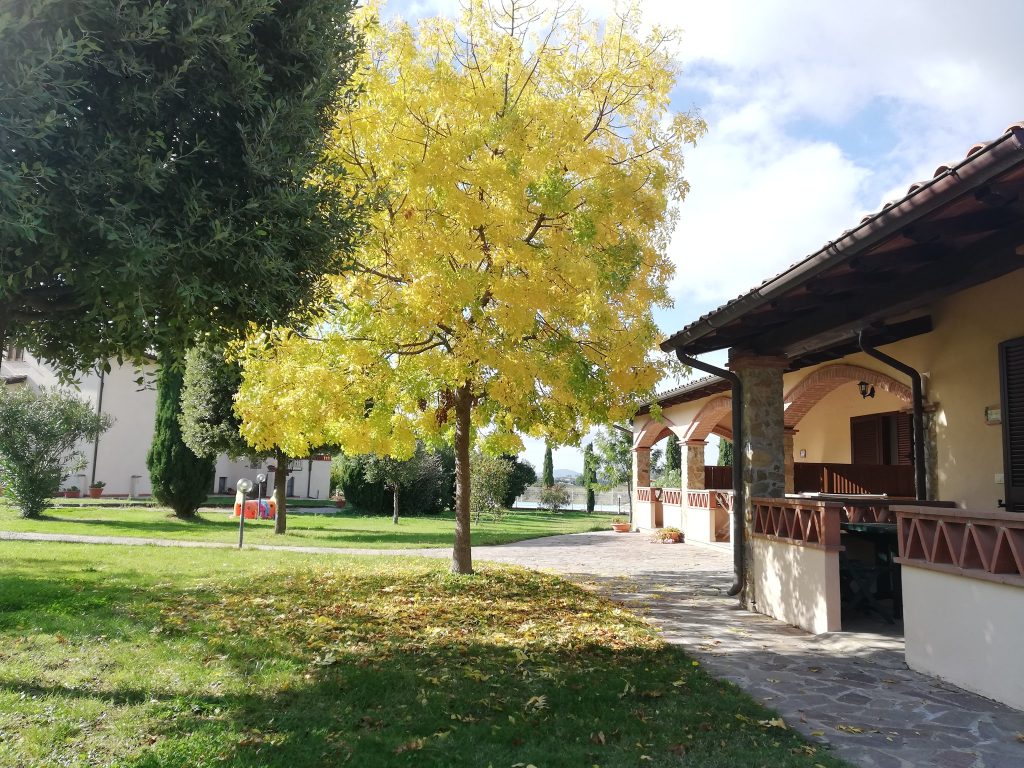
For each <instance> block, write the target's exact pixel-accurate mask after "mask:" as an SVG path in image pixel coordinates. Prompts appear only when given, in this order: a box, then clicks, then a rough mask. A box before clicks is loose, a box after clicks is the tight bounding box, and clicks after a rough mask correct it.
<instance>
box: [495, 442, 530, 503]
mask: <svg viewBox="0 0 1024 768" xmlns="http://www.w3.org/2000/svg"><path fill="white" fill-rule="evenodd" d="M505 458H507V459H508V460H509V461H511V462H512V474H511V475H509V479H508V490H507V491H506V492H505V498H503V499H502V500H501V503H502V505H503V506H504V507H505V508H506V509H511V508H512V506H513V505H514V504H515V503H516V499H518V498H519V497H520V496H522V495H523V491H525V490H526V489H527V488H529V487H530V486H531V485H533V484H534V483H536V482H537V470H535V469H534V468H533V465H532V464H530V462H528V461H521V460H520V459H519V458H517V457H516V456H511V455H507V456H506V457H505Z"/></svg>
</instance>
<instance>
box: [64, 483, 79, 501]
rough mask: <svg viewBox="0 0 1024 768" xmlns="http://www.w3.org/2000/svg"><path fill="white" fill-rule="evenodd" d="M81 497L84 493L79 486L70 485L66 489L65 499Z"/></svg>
mask: <svg viewBox="0 0 1024 768" xmlns="http://www.w3.org/2000/svg"><path fill="white" fill-rule="evenodd" d="M81 495H82V491H81V490H80V489H79V487H78V486H77V485H69V486H68V487H67V488H65V489H64V498H65V499H77V498H79V497H80V496H81Z"/></svg>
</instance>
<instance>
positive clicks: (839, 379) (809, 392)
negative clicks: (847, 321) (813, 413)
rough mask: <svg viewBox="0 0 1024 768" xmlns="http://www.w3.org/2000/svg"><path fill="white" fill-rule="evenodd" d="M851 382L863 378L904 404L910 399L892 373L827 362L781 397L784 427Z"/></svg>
mask: <svg viewBox="0 0 1024 768" xmlns="http://www.w3.org/2000/svg"><path fill="white" fill-rule="evenodd" d="M851 381H866V382H867V383H868V384H871V385H872V386H873V387H875V388H876V389H880V390H882V391H884V392H888V393H889V394H891V395H894V396H896V397H898V398H899V399H900V400H902V401H904V402H905V403H910V402H912V400H913V396H912V395H911V391H910V387H909V386H907V385H906V384H901V383H900V382H898V381H896V379H894V378H893V377H892V376H888V375H886V374H884V373H879V372H878V371H873V370H871V369H870V368H864V367H862V366H859V365H851V364H849V363H836V364H835V365H826V366H825V367H823V368H819V369H818V370H816V371H815V372H814V373H812V374H811V375H810V376H808V377H807V378H806V379H804V380H803V381H801V382H800V383H799V384H797V385H796V386H794V387H793V388H792V389H791V390H789V392H788V393H787V394H786V396H785V397H784V398H783V399H782V402H783V404H784V405H785V408H786V416H785V424H786V426H787V427H791V428H792V427H795V426H796V425H797V424H799V423H800V420H801V419H802V418H803V417H804V416H806V415H807V413H808V411H810V410H811V408H813V407H814V406H815V405H817V404H818V403H819V402H821V400H822V398H824V397H825V396H826V395H827V394H829V393H830V392H832V391H833V390H835V389H836V388H837V387H840V386H842V385H843V384H846V383H848V382H851Z"/></svg>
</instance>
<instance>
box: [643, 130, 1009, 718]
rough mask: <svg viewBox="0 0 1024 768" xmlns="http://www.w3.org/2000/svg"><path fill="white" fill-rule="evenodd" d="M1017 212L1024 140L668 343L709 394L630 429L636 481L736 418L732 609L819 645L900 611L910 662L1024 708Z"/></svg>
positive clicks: (993, 145)
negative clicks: (655, 453) (848, 620)
mask: <svg viewBox="0 0 1024 768" xmlns="http://www.w3.org/2000/svg"><path fill="white" fill-rule="evenodd" d="M1022 200H1024V128H1022V127H1021V126H1019V125H1015V126H1011V128H1010V129H1008V130H1007V131H1006V133H1004V134H1003V135H1002V136H1001V137H999V138H998V139H996V140H994V141H992V142H988V143H986V144H980V145H977V146H975V147H972V148H971V149H970V151H969V152H968V154H967V157H966V158H965V159H963V160H961V161H959V162H957V163H954V164H950V165H946V166H942V167H940V168H939V170H938V171H937V172H936V174H935V177H934V178H933V179H930V180H928V181H925V182H921V183H919V184H915V185H914V186H912V187H911V189H910V190H909V191H908V193H907V194H906V195H905V196H904V197H903V198H901V199H900V200H897V201H895V202H893V203H891V204H887V205H886V206H885V207H884V208H883V209H882V210H881V211H879V212H878V213H876V214H873V215H871V216H868V217H865V218H864V219H863V220H862V221H861V222H860V224H858V225H857V226H855V227H854V228H853V229H851V230H848V231H847V232H844V233H842V235H840V236H839V237H838V238H837V239H836V240H835V241H833V242H830V243H829V244H828V245H827V246H826V247H825V248H823V249H822V250H820V251H819V252H817V253H814V254H812V255H810V256H808V257H807V258H806V259H804V260H803V261H802V262H800V263H799V264H797V265H795V266H794V267H792V268H790V269H788V270H786V271H785V272H783V273H782V274H780V275H778V276H777V277H775V278H772V279H770V280H768V281H766V282H765V283H763V284H761V285H760V286H759V287H757V288H755V289H753V290H752V291H750V292H749V293H747V294H744V295H743V296H741V297H739V298H738V299H735V300H733V301H730V302H729V303H728V304H726V305H724V306H722V307H720V308H719V309H717V310H715V311H713V312H711V313H709V314H707V315H705V316H703V317H702V318H700V319H698V320H697V321H695V322H693V323H691V324H690V325H688V326H686V327H685V328H683V329H682V330H680V331H679V332H678V333H676V334H674V335H673V336H672V337H671V338H669V339H668V340H667V341H666V342H665V343H664V344H663V345H662V347H663V349H664V350H665V351H667V352H674V353H675V354H676V355H677V356H678V358H679V359H680V360H681V361H682V362H684V363H686V364H689V365H691V366H692V367H693V368H695V369H697V370H702V371H705V372H707V373H711V374H712V377H711V378H710V379H703V380H701V381H698V382H694V383H692V384H690V385H688V386H687V387H684V388H680V389H679V390H675V391H673V392H671V393H666V395H665V396H663V397H662V398H660V399H659V400H658V402H657V406H658V407H657V408H653V409H650V410H648V411H647V413H645V414H641V417H640V418H638V419H637V420H636V421H635V422H634V438H635V439H634V451H635V456H636V460H635V462H634V466H635V473H634V474H635V480H636V486H637V488H638V490H639V489H640V488H641V487H644V486H649V485H650V484H649V483H646V484H645V483H643V482H642V481H643V480H644V479H645V476H644V472H643V469H644V464H645V457H644V453H645V451H649V450H650V447H651V446H652V445H654V443H655V442H657V441H658V440H660V439H662V437H663V434H662V433H663V432H664V430H665V429H668V430H669V431H670V432H671V433H674V434H677V435H679V436H680V439H681V440H683V439H684V438H685V439H686V440H687V441H690V440H692V439H694V438H697V439H706V437H707V435H709V434H711V433H713V432H714V433H718V434H723V433H722V429H723V428H725V424H724V422H723V417H724V415H725V413H726V409H728V410H729V411H730V412H731V415H732V420H731V430H730V432H729V435H728V436H730V437H732V438H733V440H734V442H735V449H734V456H735V457H736V466H735V467H734V472H735V473H736V474H735V476H734V478H733V480H734V484H733V488H732V491H733V502H732V508H733V510H734V514H733V520H732V529H731V530H732V547H733V554H734V558H733V560H734V567H735V577H736V581H735V584H734V585H733V588H732V590H731V591H730V594H737V595H738V596H739V597H740V600H741V603H742V604H743V605H744V606H746V607H749V608H751V609H753V610H756V611H758V612H760V613H764V614H767V615H769V616H772V617H775V618H777V619H780V620H782V621H785V622H787V623H790V624H794V625H796V626H799V627H801V628H804V629H806V630H808V631H810V632H814V633H823V632H833V631H836V630H839V629H841V628H842V627H843V626H844V618H845V617H844V615H843V610H844V608H846V607H848V606H851V605H852V606H854V607H861V608H867V609H869V610H870V609H873V608H877V607H878V603H880V602H881V601H882V600H887V601H889V603H888V605H886V606H885V608H886V609H887V610H888V611H889V612H890V614H891V616H892V618H893V619H894V620H895V619H898V618H899V616H900V615H902V617H903V624H902V627H903V629H904V632H905V637H906V659H907V663H908V664H910V665H911V667H913V668H915V669H919V670H921V671H924V672H927V673H928V674H932V675H936V676H938V677H941V678H944V679H946V680H949V681H951V682H953V683H955V684H957V685H959V686H962V687H964V688H967V689H969V690H972V691H976V692H979V693H982V694H983V695H985V696H991V697H992V698H995V699H997V700H999V701H1002V702H1005V703H1007V704H1009V705H1010V706H1013V707H1017V708H1021V709H1024V659H1022V657H1021V656H1020V654H1019V653H1018V652H1017V650H1016V639H1017V638H1018V637H1019V636H1020V633H1021V631H1022V629H1024V625H1022V624H1021V622H1022V621H1024V619H1022V618H1021V617H1022V616H1024V523H1022V522H1021V520H1022V518H1021V516H1020V514H1019V513H1020V512H1024V313H1021V311H1020V309H1019V297H1020V295H1021V294H1022V292H1024V268H1022V266H1021V260H1020V258H1021V255H1022V254H1024V204H1022V203H1021V201H1022ZM718 350H728V363H727V364H726V366H725V367H720V366H719V365H716V364H712V363H710V362H709V361H707V360H706V359H701V358H700V357H699V356H701V355H704V354H705V353H709V352H715V351H718ZM708 387H711V388H714V387H720V389H719V390H718V391H717V392H712V391H708ZM725 392H728V393H729V396H728V397H726V396H725V394H724V393H725ZM843 398H845V401H843V402H840V400H842V399H843ZM716 399H717V400H718V402H717V403H713V401H714V400H716ZM652 405H654V404H652ZM689 445H690V443H689V442H687V446H688V449H689ZM697 453H699V451H695V452H694V455H693V459H694V461H695V462H696V458H697V456H696V454H697ZM868 458H873V459H875V460H874V461H868V460H866V459H868ZM689 459H690V453H689V450H688V452H687V460H689ZM907 467H909V477H908V469H907ZM683 476H684V477H685V478H686V480H687V489H688V490H689V489H691V488H692V481H693V480H694V479H696V477H697V473H694V476H693V477H692V478H691V476H690V473H689V472H684V473H683ZM681 490H682V489H681ZM649 492H650V494H651V498H652V499H653V496H654V495H655V494H654V492H653V491H649ZM662 496H664V491H663V492H662ZM680 500H682V493H681V494H680ZM663 511H664V509H663ZM663 520H664V516H663ZM645 522H646V523H648V524H654V523H656V522H657V520H656V518H654V517H649V518H638V520H637V523H638V525H641V526H642V525H643V524H644V523H645ZM861 597H864V598H866V600H858V598H861ZM865 603H866V605H865Z"/></svg>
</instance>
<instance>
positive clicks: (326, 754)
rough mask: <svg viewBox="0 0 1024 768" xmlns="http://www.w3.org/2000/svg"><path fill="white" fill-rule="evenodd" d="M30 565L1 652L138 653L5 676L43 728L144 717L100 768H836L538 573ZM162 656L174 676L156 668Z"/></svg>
mask: <svg viewBox="0 0 1024 768" xmlns="http://www.w3.org/2000/svg"><path fill="white" fill-rule="evenodd" d="M187 562H188V561H187V560H184V559H183V560H182V565H184V564H186V563H187ZM33 565H36V564H34V563H33V562H31V559H26V560H24V561H23V562H22V563H21V564H20V570H19V571H18V572H17V573H12V574H0V608H2V609H3V614H2V615H3V617H4V619H5V620H4V621H3V622H2V623H0V642H6V641H5V640H4V637H5V636H6V637H7V638H8V639H10V638H11V637H14V636H17V634H18V632H19V628H18V627H19V624H20V625H31V627H32V628H33V630H32V631H33V632H34V633H35V634H37V635H49V636H50V637H51V638H58V636H59V638H60V639H59V640H56V639H55V640H54V642H59V643H71V642H78V643H83V642H85V641H87V640H88V639H89V638H90V637H93V638H94V637H97V636H103V635H109V633H112V632H115V631H116V632H118V633H119V634H120V636H121V637H122V638H125V639H127V640H130V641H133V642H135V643H136V654H135V656H134V658H132V659H131V660H130V661H124V660H120V661H117V660H114V659H103V658H102V649H101V650H100V653H99V655H100V657H101V658H100V659H99V667H98V668H99V669H101V670H103V673H102V674H96V675H91V676H89V677H88V678H87V680H85V681H83V682H82V683H81V684H73V683H69V682H67V681H66V680H60V679H55V678H54V676H52V675H51V676H42V677H37V678H34V679H25V678H19V677H18V676H17V675H13V674H11V672H10V671H7V670H5V671H3V672H0V692H3V691H4V690H6V691H8V692H10V693H12V694H14V695H15V696H16V697H19V698H25V697H27V698H29V699H32V700H35V699H38V700H39V701H40V709H39V710H38V711H39V715H38V716H39V717H40V718H42V719H44V720H45V718H49V719H50V720H53V719H54V716H56V717H57V718H60V717H61V714H62V712H63V711H64V710H65V709H67V710H69V711H71V710H72V709H73V707H74V706H76V703H81V702H89V703H92V704H94V705H95V706H97V707H100V708H102V709H103V711H105V712H106V713H107V714H106V721H105V722H106V723H107V725H105V726H104V727H107V728H109V727H111V726H110V725H109V724H110V723H112V722H116V721H118V719H119V718H122V719H123V718H130V717H134V716H137V711H138V710H139V708H143V709H145V711H146V712H147V713H148V714H149V716H150V717H149V718H148V721H147V723H146V725H145V728H147V729H148V732H146V733H135V734H133V736H132V738H131V739H129V740H128V741H126V742H124V743H122V744H121V745H120V747H119V748H118V747H110V749H111V751H110V752H109V754H105V755H103V754H96V755H95V759H96V760H99V761H100V763H102V764H106V765H113V766H120V768H156V767H157V766H186V765H188V766H197V767H199V766H214V765H218V766H225V765H227V766H238V767H239V768H243V767H244V768H249V767H253V768H255V766H294V767H295V768H306V767H307V766H326V765H354V766H360V768H375V767H376V766H405V765H415V766H446V767H447V766H453V767H460V766H467V767H468V766H474V767H475V766H486V765H495V766H499V765H501V766H510V765H514V764H516V763H523V764H531V763H532V764H534V765H546V766H561V765H565V766H577V765H595V764H597V765H601V766H604V767H605V768H617V767H618V766H631V767H632V766H636V765H637V764H644V765H648V764H649V765H652V766H670V765H683V764H686V765H699V766H705V767H707V768H714V767H716V766H721V767H722V768H725V766H729V768H746V767H747V766H750V767H751V768H753V767H754V766H762V765H772V766H773V768H774V767H776V766H778V767H779V768H805V767H806V768H810V766H813V765H814V764H815V763H818V764H821V765H825V766H829V767H830V768H831V767H832V766H838V765H839V763H838V762H836V761H833V760H832V759H830V758H829V757H828V756H827V755H824V754H821V753H820V752H818V753H816V754H813V755H812V754H809V753H807V752H806V749H807V748H806V746H805V745H804V744H803V742H801V740H800V739H799V737H797V736H796V735H794V734H793V733H792V732H790V731H784V730H782V729H779V728H777V727H773V726H771V725H765V724H763V723H764V722H768V720H769V719H770V718H771V714H770V713H769V712H768V711H767V710H764V709H763V708H761V707H759V706H757V705H756V704H754V703H753V702H752V701H751V700H750V699H748V698H747V697H745V696H744V695H742V694H741V693H739V691H738V690H737V689H735V688H733V687H732V686H730V685H727V684H724V683H720V682H718V681H715V680H713V679H711V678H709V677H708V676H707V675H705V674H704V673H703V672H702V671H701V670H700V669H699V668H697V667H695V666H693V665H692V664H691V663H690V660H689V659H688V658H687V657H686V656H684V655H683V654H682V653H681V652H679V651H678V650H675V649H673V648H671V647H666V646H664V645H662V644H661V643H659V642H657V641H655V640H653V639H652V638H651V636H650V635H649V634H648V633H647V632H646V630H645V629H643V628H642V627H641V626H640V624H639V623H638V622H637V621H636V620H635V619H633V618H631V617H629V616H628V615H626V614H624V613H622V612H621V611H619V610H618V609H616V608H615V607H614V606H612V605H610V604H608V603H607V602H605V601H603V600H600V599H599V598H597V597H595V596H594V595H592V594H589V593H587V592H586V591H585V590H582V589H580V588H578V587H575V586H573V585H570V584H568V583H566V582H562V581H560V580H556V579H553V578H550V577H546V576H542V575H539V574H534V573H529V572H524V571H519V570H515V569H503V568H501V569H488V570H487V571H486V572H485V573H483V574H480V575H477V576H473V577H469V578H464V579H456V578H451V577H448V576H446V575H444V574H443V572H439V570H438V569H437V568H435V567H428V566H423V567H422V568H420V569H418V570H417V569H408V568H406V569H405V570H403V571H401V572H399V573H391V572H383V571H379V572H369V573H350V572H344V571H324V570H323V569H322V567H321V568H320V569H316V570H314V569H309V568H305V569H296V568H291V569H281V570H280V571H278V572H265V573H261V574H260V580H259V581H258V582H256V583H254V582H253V580H252V579H250V578H239V577H238V576H237V575H235V576H231V575H226V576H223V577H220V576H218V577H217V579H218V580H217V581H215V582H211V583H206V584H203V585H200V586H199V587H185V586H175V585H174V584H172V583H168V582H166V581H161V578H162V577H163V576H164V575H165V574H157V575H155V576H154V574H153V573H152V572H149V571H147V570H146V568H145V565H144V564H143V565H139V566H133V567H129V568H125V567H122V566H118V567H117V568H116V569H115V572H114V573H113V577H109V578H108V576H110V574H107V573H94V572H89V571H87V570H85V569H83V572H82V573H81V575H80V576H78V577H75V576H74V575H73V574H69V573H68V571H67V569H65V570H64V571H63V572H62V573H61V574H59V575H56V576H51V575H41V574H35V575H31V576H29V575H27V572H28V571H30V570H31V569H32V568H33ZM37 565H38V566H39V567H40V568H42V567H44V566H45V563H44V562H43V561H42V560H40V561H39V562H38V563H37ZM76 565H77V564H76ZM154 628H158V629H159V631H158V632H155V633H154ZM168 649H170V650H171V651H174V652H176V653H178V654H180V655H182V656H183V658H180V659H179V660H178V662H179V663H180V664H181V665H182V667H181V670H180V673H179V670H177V669H175V670H174V674H170V675H168V674H164V671H162V670H161V669H159V668H157V667H156V666H154V667H153V668H152V669H150V665H154V664H155V662H154V660H155V659H158V658H161V654H165V653H166V652H167V651H168ZM26 653H28V651H26ZM188 654H196V656H195V658H191V657H189V656H188ZM116 664H133V665H135V666H136V667H137V669H136V670H135V677H133V678H132V680H133V681H134V682H116V681H118V680H124V677H123V674H122V673H124V672H125V670H122V669H118V668H116ZM112 665H114V666H112ZM3 667H4V661H3V659H0V669H2V668H3ZM18 668H19V667H18V666H17V665H15V666H14V667H13V669H18ZM215 678H216V680H215ZM221 679H223V680H224V681H225V682H224V684H223V688H222V689H219V690H216V691H213V690H211V686H212V685H213V684H214V683H215V682H216V681H217V680H221ZM189 681H192V682H191V683H190V682H189ZM43 703H45V705H44V704H43ZM140 727H141V726H140ZM81 738H82V739H83V743H82V744H75V745H72V746H74V747H76V748H80V752H81V751H84V750H86V749H88V748H89V744H88V743H86V742H87V740H88V738H90V734H83V735H82V736H81ZM642 756H645V757H646V758H647V759H643V760H642Z"/></svg>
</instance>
